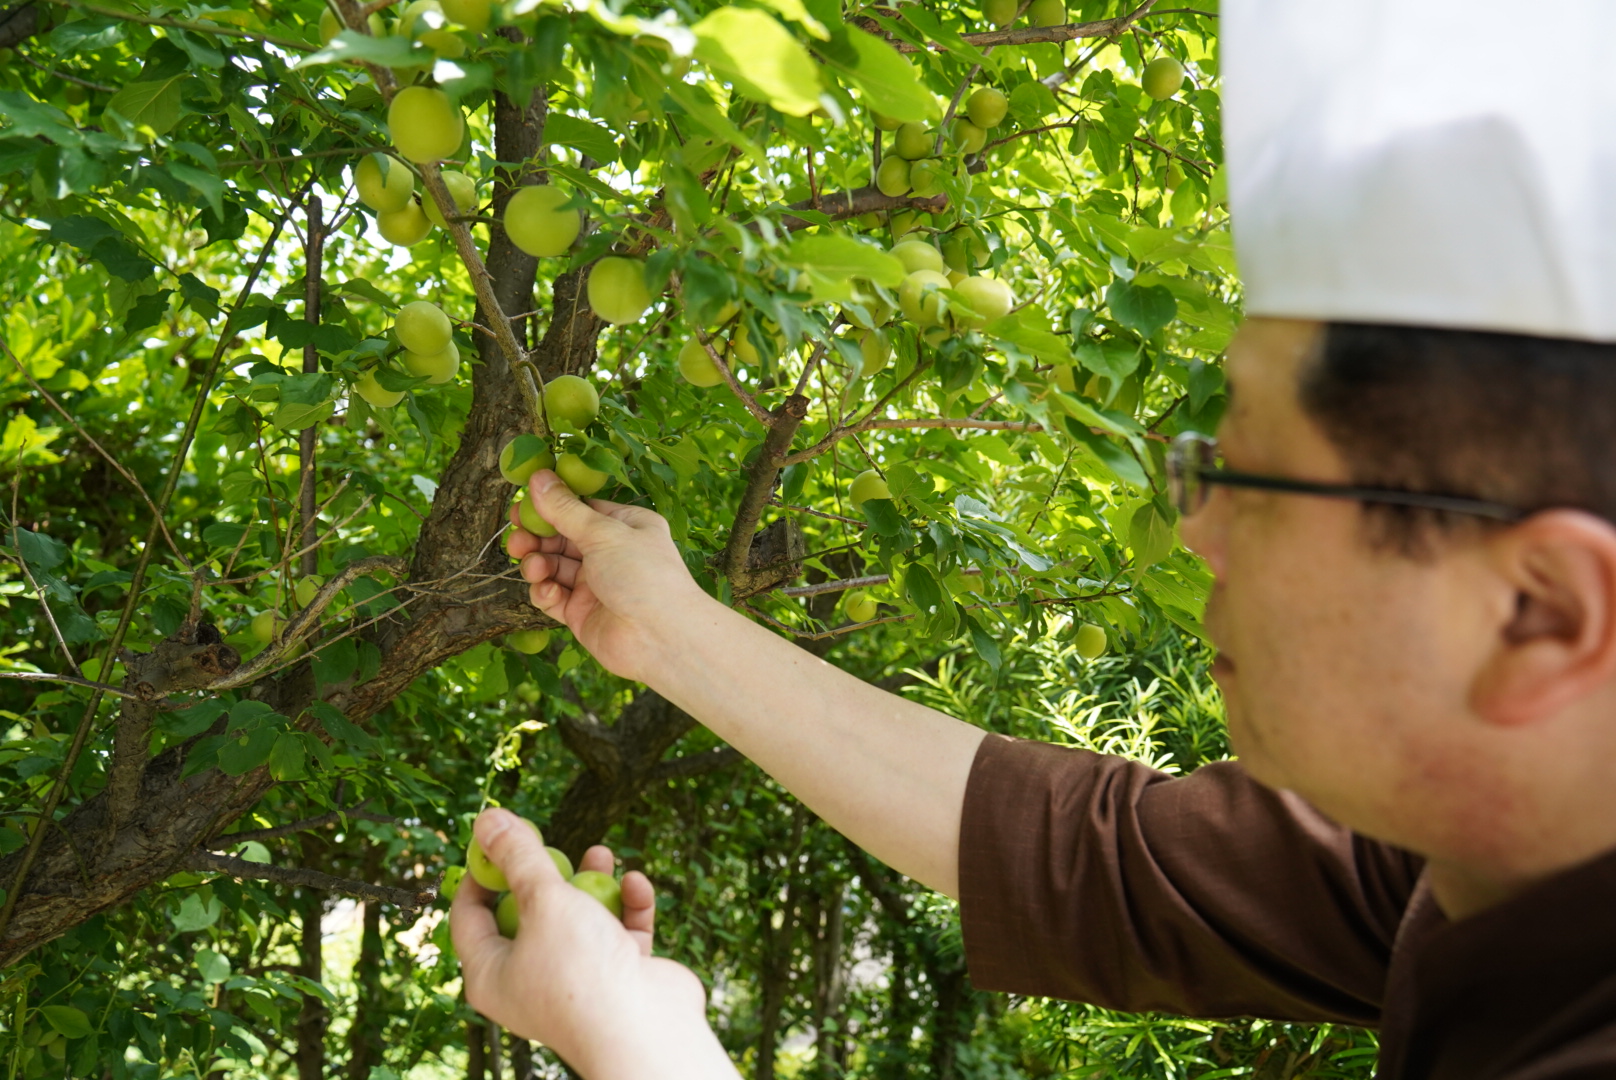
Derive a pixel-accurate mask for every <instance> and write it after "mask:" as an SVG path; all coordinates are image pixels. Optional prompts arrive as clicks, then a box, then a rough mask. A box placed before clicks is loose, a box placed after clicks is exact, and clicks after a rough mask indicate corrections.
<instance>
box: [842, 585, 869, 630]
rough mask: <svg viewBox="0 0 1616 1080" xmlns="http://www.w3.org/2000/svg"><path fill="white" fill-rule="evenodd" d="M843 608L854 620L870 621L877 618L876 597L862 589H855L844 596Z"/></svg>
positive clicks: (850, 618) (849, 617)
mask: <svg viewBox="0 0 1616 1080" xmlns="http://www.w3.org/2000/svg"><path fill="white" fill-rule="evenodd" d="M842 610H843V611H845V612H846V613H847V617H848V619H849V620H850V621H852V622H869V621H870V620H871V619H873V618H875V612H876V602H875V597H873V596H871V595H870V594H869V593H867V592H864V591H863V590H862V589H854V590H853V591H852V592H850V593H848V594H847V595H846V596H844V597H842Z"/></svg>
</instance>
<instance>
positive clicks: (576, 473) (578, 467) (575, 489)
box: [555, 454, 611, 499]
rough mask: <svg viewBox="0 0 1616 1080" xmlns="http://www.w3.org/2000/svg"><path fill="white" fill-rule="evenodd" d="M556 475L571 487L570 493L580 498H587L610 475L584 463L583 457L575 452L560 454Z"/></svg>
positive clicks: (597, 489) (603, 485) (601, 486)
mask: <svg viewBox="0 0 1616 1080" xmlns="http://www.w3.org/2000/svg"><path fill="white" fill-rule="evenodd" d="M555 471H556V475H557V476H559V477H561V479H562V481H563V482H564V483H565V484H566V485H567V487H568V488H570V489H571V491H572V493H573V494H574V495H576V496H578V497H579V498H580V499H587V498H589V496H591V495H593V494H594V493H595V492H597V491H599V490H600V489H601V488H603V487H605V486H606V481H608V480H610V479H611V475H610V474H608V473H603V472H601V471H600V470H599V469H592V468H590V467H589V466H588V465H586V464H584V459H583V458H581V457H579V456H578V455H577V454H562V455H561V457H560V459H559V460H557V461H556V470H555Z"/></svg>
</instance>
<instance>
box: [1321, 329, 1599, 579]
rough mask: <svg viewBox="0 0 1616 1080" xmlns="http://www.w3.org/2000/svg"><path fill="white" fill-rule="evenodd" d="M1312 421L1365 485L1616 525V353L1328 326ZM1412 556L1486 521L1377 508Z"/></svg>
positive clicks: (1497, 337) (1387, 531)
mask: <svg viewBox="0 0 1616 1080" xmlns="http://www.w3.org/2000/svg"><path fill="white" fill-rule="evenodd" d="M1298 394H1299V397H1300V400H1301V403H1302V408H1303V409H1304V410H1305V411H1306V412H1307V413H1308V414H1309V415H1310V416H1311V417H1312V418H1313V420H1314V421H1315V422H1317V423H1318V425H1319V426H1320V428H1321V429H1322V430H1323V431H1324V433H1325V435H1326V436H1327V437H1328V438H1329V439H1330V441H1331V442H1332V443H1333V444H1334V445H1335V447H1336V449H1338V450H1339V451H1340V452H1341V454H1342V456H1343V457H1344V458H1345V459H1346V461H1347V466H1348V468H1349V469H1350V470H1351V471H1352V478H1353V481H1354V482H1355V483H1359V484H1364V485H1367V486H1374V487H1394V488H1405V489H1408V490H1411V491H1426V492H1437V493H1441V494H1446V495H1464V496H1470V497H1472V498H1478V499H1486V500H1488V501H1491V502H1498V503H1504V504H1506V505H1509V506H1515V507H1519V508H1520V509H1523V510H1539V509H1545V508H1547V507H1556V506H1563V507H1577V508H1580V509H1583V510H1587V511H1590V512H1592V513H1595V514H1599V515H1601V516H1602V517H1606V518H1609V519H1611V520H1613V521H1616V345H1602V344H1595V343H1591V342H1586V341H1570V340H1566V339H1563V338H1544V337H1531V336H1528V335H1524V334H1500V333H1488V332H1482V331H1474V330H1437V329H1431V328H1429V327H1414V326H1372V325H1365V324H1361V323H1331V324H1330V325H1329V327H1328V329H1327V330H1326V332H1325V334H1324V339H1323V342H1322V343H1321V347H1320V349H1319V351H1318V354H1317V355H1316V357H1315V358H1314V360H1313V361H1312V362H1311V363H1310V364H1308V365H1307V366H1306V367H1305V368H1304V369H1303V372H1302V375H1301V385H1300V387H1299V388H1298ZM1368 510H1369V513H1370V518H1371V520H1372V521H1374V522H1376V524H1377V525H1378V526H1379V533H1378V536H1377V540H1378V541H1379V542H1385V543H1390V544H1392V545H1394V546H1397V547H1399V548H1401V549H1403V550H1404V551H1405V552H1406V553H1408V554H1411V555H1413V554H1418V553H1420V552H1421V551H1423V550H1426V548H1427V545H1426V541H1427V540H1428V539H1429V538H1430V536H1431V534H1432V533H1433V532H1439V533H1442V532H1449V531H1451V530H1453V529H1454V528H1456V527H1467V528H1468V527H1487V524H1488V523H1486V522H1485V521H1484V520H1483V519H1478V518H1471V517H1468V516H1466V515H1459V514H1447V513H1441V512H1436V511H1429V510H1414V509H1409V508H1406V507H1394V506H1373V507H1368Z"/></svg>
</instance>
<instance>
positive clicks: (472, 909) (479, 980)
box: [449, 874, 511, 998]
mask: <svg viewBox="0 0 1616 1080" xmlns="http://www.w3.org/2000/svg"><path fill="white" fill-rule="evenodd" d="M493 896H494V894H493V893H491V892H489V891H488V890H487V889H485V888H483V887H482V886H481V885H479V884H477V882H476V881H475V880H473V879H472V876H471V875H470V874H467V875H466V877H465V879H464V880H462V881H461V883H460V889H459V891H458V892H456V893H455V898H454V902H453V903H451V904H450V905H449V937H450V940H452V941H453V942H454V949H455V955H456V956H457V957H459V958H460V967H461V970H462V972H463V973H464V975H465V980H466V993H467V994H468V995H469V996H473V997H478V998H481V997H482V996H483V989H484V988H485V987H486V985H487V984H488V983H489V982H491V981H492V980H494V979H495V978H496V973H497V972H498V970H499V967H500V964H501V963H502V962H503V961H504V959H505V957H506V955H507V954H508V953H509V952H510V949H511V943H510V942H509V941H508V940H506V939H505V938H503V937H501V936H500V933H499V927H498V926H497V925H495V923H494V909H493V908H491V907H489V906H488V901H489V900H491V899H492V898H493Z"/></svg>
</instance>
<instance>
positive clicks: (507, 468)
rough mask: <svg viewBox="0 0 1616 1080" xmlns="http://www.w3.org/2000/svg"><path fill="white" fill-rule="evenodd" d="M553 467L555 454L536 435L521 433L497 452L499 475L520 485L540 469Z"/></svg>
mask: <svg viewBox="0 0 1616 1080" xmlns="http://www.w3.org/2000/svg"><path fill="white" fill-rule="evenodd" d="M553 468H555V455H554V454H552V453H551V452H550V448H549V447H548V446H546V445H544V440H543V439H541V438H539V437H538V436H537V435H528V434H525V433H524V434H521V435H518V436H517V437H516V438H514V439H512V440H511V441H510V442H508V443H506V444H505V449H503V450H501V451H500V452H499V475H501V476H503V477H504V478H505V479H506V481H508V482H509V483H512V484H515V485H516V486H517V487H521V486H522V485H523V484H526V483H527V481H528V477H530V476H532V475H533V474H534V473H536V472H538V471H539V470H540V469H553Z"/></svg>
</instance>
